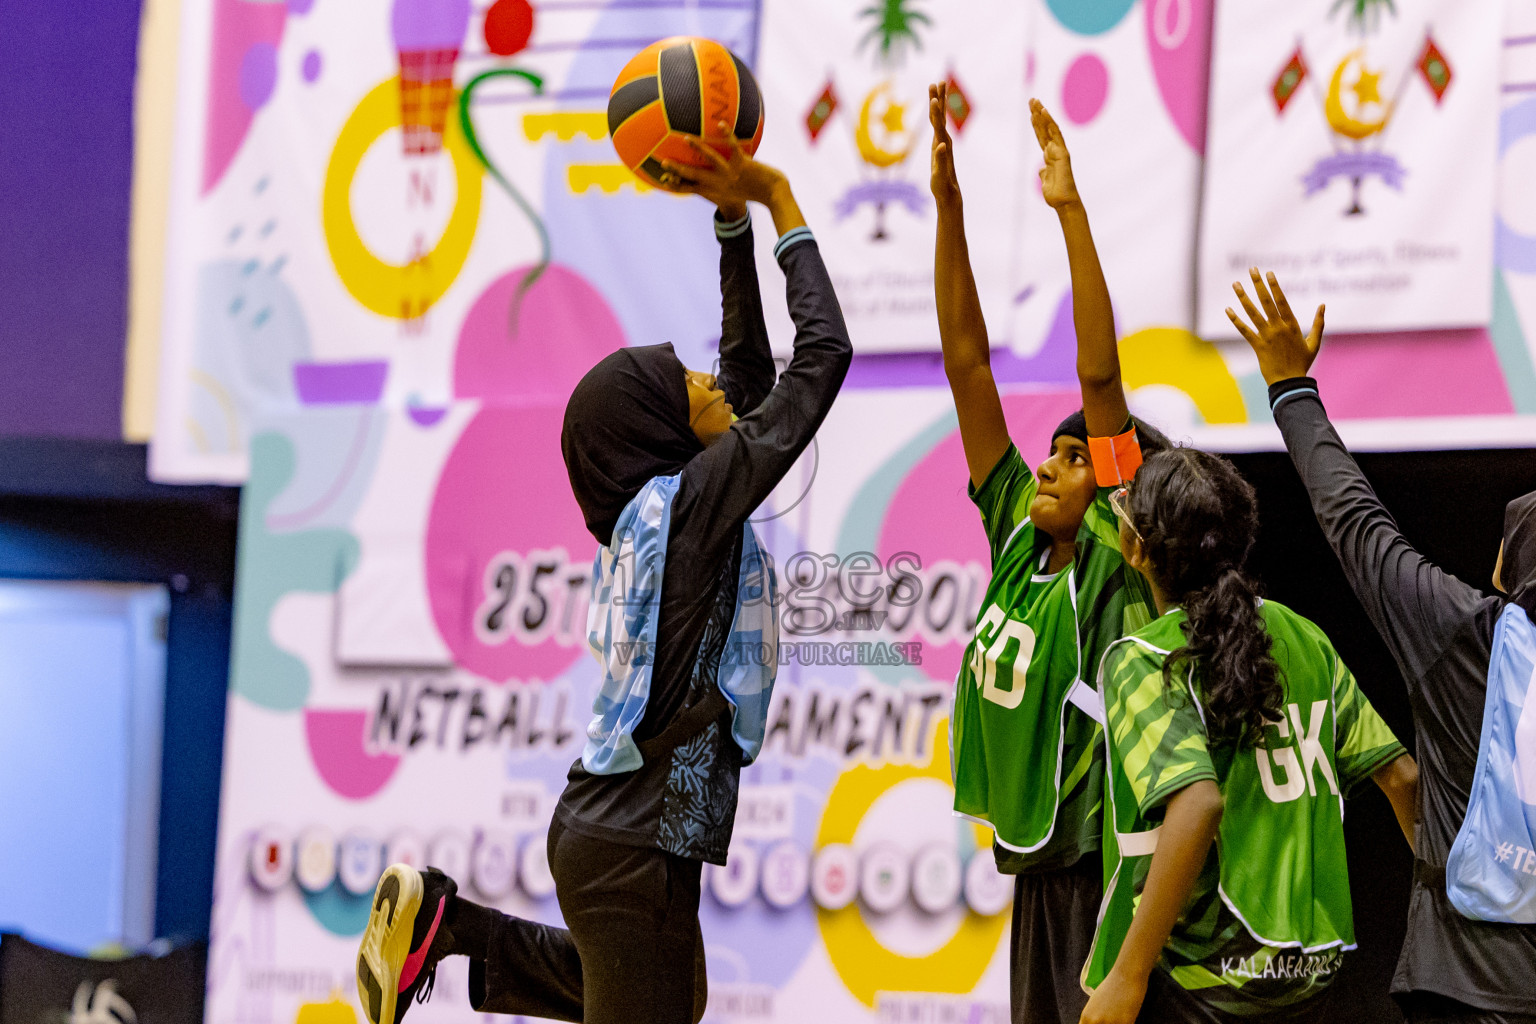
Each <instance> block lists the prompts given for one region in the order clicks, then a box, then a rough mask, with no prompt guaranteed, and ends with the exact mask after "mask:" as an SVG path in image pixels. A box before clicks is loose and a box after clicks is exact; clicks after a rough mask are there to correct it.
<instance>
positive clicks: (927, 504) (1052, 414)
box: [876, 388, 1082, 683]
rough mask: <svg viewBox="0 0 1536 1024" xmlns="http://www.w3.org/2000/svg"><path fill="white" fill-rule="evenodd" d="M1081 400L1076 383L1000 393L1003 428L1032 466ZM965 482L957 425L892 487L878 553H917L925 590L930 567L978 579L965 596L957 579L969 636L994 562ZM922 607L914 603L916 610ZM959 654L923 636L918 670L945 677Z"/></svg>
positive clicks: (954, 669) (959, 647) (955, 668)
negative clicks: (951, 569) (953, 568)
mask: <svg viewBox="0 0 1536 1024" xmlns="http://www.w3.org/2000/svg"><path fill="white" fill-rule="evenodd" d="M1081 405H1082V398H1081V396H1080V395H1079V393H1078V391H1077V389H1076V388H1071V389H1062V390H1059V391H1044V392H1033V393H1030V394H1027V395H1005V396H1004V397H1003V412H1004V413H1005V414H1006V415H1007V417H1008V432H1009V434H1010V435H1011V436H1012V437H1013V440H1014V443H1015V444H1016V445H1018V448H1019V452H1020V454H1021V455H1022V456H1023V457H1024V461H1025V462H1027V463H1028V464H1029V466H1030V468H1031V469H1033V468H1034V466H1035V465H1036V464H1037V463H1038V462H1040V461H1042V460H1043V459H1044V458H1045V454H1046V450H1047V449H1048V448H1049V446H1050V442H1051V432H1052V431H1053V430H1055V429H1056V425H1057V424H1058V423H1060V422H1061V421H1062V420H1063V419H1065V418H1066V417H1067V415H1068V414H1070V413H1072V412H1074V411H1075V410H1077V409H1078V408H1079V407H1081ZM967 479H968V475H967V472H966V466H965V450H964V449H963V448H962V447H961V444H960V431H959V430H956V431H954V432H953V433H952V434H950V435H949V436H948V437H946V438H945V439H944V440H942V441H940V442H939V443H938V444H937V445H936V446H935V447H934V448H933V450H932V451H930V452H929V453H928V454H927V455H926V456H924V458H923V460H922V461H921V462H919V463H918V464H917V465H916V466H915V467H913V469H912V471H911V472H910V473H909V474H907V478H906V479H905V480H903V481H902V482H901V485H900V486H899V487H897V488H896V493H895V494H894V495H892V496H891V503H890V506H889V507H888V508H887V509H886V513H885V521H884V522H883V523H882V524H881V527H880V537H879V540H878V541H877V551H876V553H877V554H878V555H879V556H880V559H881V561H882V564H887V560H888V559H890V557H891V556H892V555H895V554H897V553H899V552H903V551H910V552H912V553H914V554H916V555H917V556H918V557H919V558H921V559H922V563H923V568H924V570H925V572H924V575H925V580H926V584H927V586H930V587H931V586H932V585H933V583H934V582H935V577H934V576H933V575H930V574H929V570H932V569H935V568H936V567H938V566H939V564H940V563H943V562H949V563H953V564H954V565H956V566H958V567H961V568H963V569H969V570H970V573H969V574H970V575H973V576H975V577H976V578H977V579H979V581H980V584H979V586H980V590H979V591H978V592H976V593H975V594H973V595H967V594H966V584H965V583H964V582H961V583H960V584H959V588H960V589H959V593H958V595H957V596H959V597H960V598H961V601H962V603H963V605H964V606H965V607H964V608H963V610H962V611H959V612H956V614H963V615H967V616H971V617H972V618H971V619H970V621H968V622H966V623H965V624H964V626H963V628H964V630H965V634H966V635H967V636H968V635H969V632H970V629H971V627H972V626H973V625H974V622H975V620H974V615H975V613H976V611H977V610H978V608H979V605H980V603H981V598H982V595H983V593H984V592H985V590H986V583H987V581H988V580H989V579H990V578H991V573H992V568H991V566H992V559H991V555H990V553H989V551H988V547H987V536H986V533H985V532H984V531H983V529H982V525H981V514H980V512H979V511H977V508H976V506H975V504H974V503H973V502H972V501H971V500H970V498H969V497H967V496H966V481H967ZM941 603H942V604H944V605H945V606H946V607H945V608H944V609H943V611H941V612H940V614H942V613H943V612H945V611H947V610H948V608H947V605H948V601H947V600H945V601H944V602H941ZM926 612H927V609H925V608H923V607H922V606H921V604H920V605H919V607H918V609H917V610H916V611H915V613H914V614H926ZM917 638H918V637H916V635H915V634H914V639H917ZM964 653H965V643H964V642H962V641H960V640H958V639H957V640H953V641H951V642H948V643H943V644H938V643H934V642H932V641H929V640H924V642H923V664H922V669H923V672H924V673H925V674H926V675H927V676H928V677H929V678H930V679H934V680H937V681H941V682H946V683H947V682H951V681H953V680H954V678H955V675H956V673H958V672H959V671H960V659H961V656H962V655H963V654H964Z"/></svg>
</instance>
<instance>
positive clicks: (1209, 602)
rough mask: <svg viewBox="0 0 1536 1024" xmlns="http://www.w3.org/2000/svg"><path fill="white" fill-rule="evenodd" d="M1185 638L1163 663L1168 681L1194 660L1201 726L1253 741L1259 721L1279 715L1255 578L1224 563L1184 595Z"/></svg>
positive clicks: (1275, 671)
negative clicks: (1202, 706) (1201, 709)
mask: <svg viewBox="0 0 1536 1024" xmlns="http://www.w3.org/2000/svg"><path fill="white" fill-rule="evenodd" d="M1184 615H1185V617H1186V618H1185V623H1184V636H1185V638H1186V640H1187V642H1186V643H1185V644H1184V646H1183V647H1180V648H1178V649H1177V650H1175V651H1173V652H1172V653H1171V654H1169V656H1168V660H1167V661H1166V662H1165V663H1164V664H1163V680H1164V681H1165V682H1167V683H1168V684H1170V685H1175V686H1176V685H1178V684H1177V683H1176V682H1174V674H1175V673H1176V672H1178V671H1179V669H1180V667H1181V666H1184V665H1186V664H1188V665H1190V666H1191V667H1193V666H1196V665H1198V666H1199V668H1200V679H1201V682H1202V683H1203V684H1204V685H1203V687H1202V690H1203V693H1202V696H1203V698H1204V701H1205V711H1206V728H1207V729H1208V730H1209V731H1210V732H1211V734H1212V735H1213V736H1221V737H1224V738H1229V739H1233V740H1235V741H1237V742H1238V743H1240V744H1246V745H1253V744H1257V743H1258V742H1259V740H1260V739H1261V738H1262V736H1263V731H1264V725H1265V723H1267V722H1273V721H1276V720H1278V719H1279V717H1280V711H1281V704H1282V703H1283V699H1282V698H1283V696H1284V692H1285V691H1284V687H1283V686H1282V685H1281V683H1280V678H1279V673H1280V668H1279V666H1278V665H1277V664H1275V659H1274V657H1273V656H1272V655H1271V654H1270V650H1269V646H1270V640H1269V633H1268V632H1266V631H1265V629H1264V620H1263V619H1262V618H1260V616H1259V594H1258V587H1257V585H1256V584H1255V582H1254V581H1253V580H1252V579H1250V578H1249V577H1248V576H1247V575H1245V574H1244V573H1242V572H1240V571H1239V570H1237V569H1235V568H1231V567H1228V568H1226V569H1224V570H1222V572H1221V574H1220V575H1219V576H1217V577H1216V579H1215V580H1214V581H1213V582H1212V583H1211V585H1210V586H1208V587H1204V588H1202V589H1200V590H1196V591H1193V592H1191V593H1189V594H1187V595H1185V597H1184Z"/></svg>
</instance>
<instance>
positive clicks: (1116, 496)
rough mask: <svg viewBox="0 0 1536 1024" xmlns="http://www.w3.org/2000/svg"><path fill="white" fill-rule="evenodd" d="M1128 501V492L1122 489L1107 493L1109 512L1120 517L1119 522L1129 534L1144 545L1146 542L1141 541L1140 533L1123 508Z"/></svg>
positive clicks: (1128, 513)
mask: <svg viewBox="0 0 1536 1024" xmlns="http://www.w3.org/2000/svg"><path fill="white" fill-rule="evenodd" d="M1129 500H1130V492H1129V491H1128V490H1126V489H1125V488H1124V487H1117V488H1115V489H1114V490H1113V491H1110V492H1109V507H1110V510H1111V511H1113V512H1114V513H1115V515H1117V516H1119V517H1120V521H1121V522H1122V523H1124V524H1125V525H1126V528H1127V529H1129V530H1130V531H1131V533H1133V534H1135V535H1136V539H1137V540H1139V541H1141V542H1142V543H1143V544H1145V543H1146V541H1145V540H1143V539H1142V536H1141V531H1140V530H1138V529H1136V524H1135V523H1133V522H1131V513H1130V512H1129V511H1127V509H1126V507H1125V503H1126V502H1127V501H1129Z"/></svg>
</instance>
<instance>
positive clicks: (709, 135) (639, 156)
mask: <svg viewBox="0 0 1536 1024" xmlns="http://www.w3.org/2000/svg"><path fill="white" fill-rule="evenodd" d="M722 121H723V122H725V125H726V128H727V130H734V132H735V135H736V138H738V139H740V140H741V147H742V149H744V150H746V151H747V152H748V153H752V152H755V151H756V150H757V146H758V143H759V142H761V141H762V138H763V95H762V93H761V92H760V91H759V90H758V88H757V80H756V79H755V78H753V77H752V72H751V71H750V70H748V68H747V66H746V64H744V63H743V62H742V60H741V58H740V57H738V56H736V55H735V54H734V53H732V52H731V51H730V50H727V49H726V48H725V47H724V46H721V45H720V44H719V43H717V42H715V41H714V40H712V39H700V38H697V37H695V36H673V37H672V38H670V39H663V40H661V41H660V42H658V43H652V44H651V45H650V46H647V47H646V48H645V49H643V50H641V51H640V52H639V53H637V54H635V56H634V58H633V59H632V60H630V62H629V63H628V64H626V65H624V70H623V71H621V72H619V77H618V80H617V81H615V82H614V83H613V91H612V92H611V93H609V96H608V134H609V135H610V136H612V137H613V147H614V149H616V150H618V152H619V159H620V160H622V161H623V162H624V165H625V166H626V167H628V168H629V169H630V170H632V171H634V172H635V174H637V175H638V176H639V177H640V178H641V180H643V181H645V182H646V183H647V184H650V185H654V186H656V187H658V188H665V187H666V186H665V185H663V184H662V182H661V176H662V173H663V172H662V169H661V163H660V161H662V160H671V161H673V162H675V163H679V164H691V165H693V166H696V167H698V166H705V165H706V161H705V159H704V157H703V156H701V155H700V154H698V153H696V152H694V150H693V148H692V147H691V146H689V145H688V143H687V141H686V137H687V136H693V137H694V138H697V139H701V140H703V141H704V142H705V143H706V144H707V145H709V146H710V147H711V148H713V149H714V150H715V151H716V152H718V153H720V155H721V156H726V155H728V154H729V152H730V149H729V147H728V146H727V144H726V139H725V136H724V135H723V134H722V133H721V131H720V129H719V128H718V127H716V126H717V125H718V124H719V123H720V122H722Z"/></svg>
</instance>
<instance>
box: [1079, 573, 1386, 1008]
mask: <svg viewBox="0 0 1536 1024" xmlns="http://www.w3.org/2000/svg"><path fill="white" fill-rule="evenodd" d="M1261 614H1262V616H1263V619H1264V626H1265V629H1266V630H1267V632H1268V633H1269V635H1270V637H1271V640H1272V643H1273V647H1272V650H1273V653H1274V656H1275V660H1276V661H1277V662H1278V663H1279V666H1280V670H1281V678H1282V679H1283V680H1284V682H1285V689H1286V694H1285V704H1284V709H1283V710H1284V714H1283V717H1282V720H1281V721H1279V722H1277V723H1275V724H1273V725H1271V726H1269V727H1268V728H1266V729H1265V730H1264V737H1263V741H1262V743H1261V744H1260V745H1259V746H1257V747H1238V746H1237V745H1235V744H1232V743H1230V742H1212V741H1211V740H1210V737H1209V736H1208V734H1207V731H1206V727H1205V721H1204V718H1203V715H1204V710H1203V708H1202V705H1201V703H1200V700H1199V697H1198V691H1199V687H1200V682H1199V673H1198V670H1197V671H1196V672H1195V675H1194V679H1193V680H1191V679H1190V678H1189V677H1188V675H1189V674H1188V673H1181V675H1183V676H1184V678H1178V677H1177V676H1176V677H1175V679H1174V685H1173V686H1169V685H1167V684H1165V683H1164V681H1163V664H1164V662H1165V661H1166V660H1167V656H1168V652H1170V651H1172V650H1174V649H1175V648H1178V647H1181V646H1183V644H1184V642H1185V638H1184V633H1183V630H1182V628H1181V627H1182V625H1183V624H1184V622H1185V615H1184V612H1183V611H1182V610H1181V609H1178V608H1175V609H1171V610H1170V611H1169V612H1168V613H1167V614H1165V615H1163V616H1162V617H1160V618H1159V619H1157V621H1155V622H1153V623H1152V624H1151V625H1150V626H1148V627H1146V628H1145V629H1142V630H1139V631H1137V632H1136V633H1134V634H1132V635H1131V636H1128V637H1125V638H1124V639H1123V640H1121V641H1119V642H1117V643H1115V644H1114V645H1112V646H1111V648H1110V650H1109V653H1108V654H1106V655H1105V658H1104V664H1103V667H1102V671H1101V673H1100V680H1101V684H1102V687H1103V690H1104V700H1105V711H1106V721H1107V723H1108V731H1107V736H1108V744H1107V746H1108V751H1109V758H1110V789H1109V799H1110V816H1111V819H1112V822H1113V832H1114V837H1115V842H1116V845H1117V847H1118V850H1117V854H1118V855H1117V857H1116V858H1115V865H1114V870H1113V874H1112V877H1111V880H1110V882H1109V884H1108V886H1107V887H1106V891H1105V899H1104V904H1103V907H1102V908H1101V911H1100V918H1099V927H1098V932H1097V935H1096V936H1095V939H1094V946H1093V951H1092V954H1091V955H1090V958H1089V961H1088V964H1087V965H1086V966H1085V968H1084V978H1083V980H1084V984H1085V987H1087V988H1088V989H1090V990H1092V988H1094V987H1095V986H1096V985H1097V984H1098V983H1099V982H1100V981H1102V980H1103V978H1104V976H1105V975H1107V974H1108V973H1109V970H1110V968H1111V967H1113V966H1114V962H1115V957H1116V955H1118V953H1119V951H1120V946H1121V944H1122V943H1123V942H1124V940H1125V935H1126V931H1127V930H1128V929H1129V927H1130V923H1131V918H1132V916H1133V915H1134V914H1135V910H1136V905H1137V902H1138V901H1139V899H1140V895H1141V891H1142V887H1143V885H1144V884H1145V882H1146V876H1147V870H1148V868H1149V867H1150V866H1151V862H1152V853H1153V851H1154V850H1155V848H1156V838H1157V830H1158V828H1159V827H1160V825H1161V823H1162V817H1163V811H1164V807H1165V805H1166V804H1167V802H1168V800H1169V799H1170V798H1172V796H1173V795H1174V794H1175V793H1177V792H1178V791H1179V790H1181V789H1184V788H1185V787H1186V786H1189V785H1191V784H1192V783H1194V782H1197V781H1199V780H1201V779H1211V780H1214V781H1215V782H1216V784H1217V785H1218V786H1219V787H1220V788H1221V793H1222V799H1223V801H1224V803H1225V811H1224V813H1223V815H1222V819H1221V826H1220V830H1219V832H1218V834H1217V838H1216V842H1215V844H1214V845H1213V846H1212V849H1211V852H1210V855H1209V856H1208V858H1207V860H1206V863H1205V866H1204V868H1203V869H1202V870H1201V872H1200V876H1199V878H1198V879H1197V880H1196V882H1195V887H1194V890H1193V891H1192V892H1191V893H1190V897H1189V902H1188V904H1186V906H1185V908H1184V913H1183V915H1182V916H1181V917H1180V918H1179V921H1178V923H1177V924H1176V925H1175V926H1174V929H1173V933H1172V935H1170V936H1169V939H1168V944H1167V945H1166V946H1165V947H1164V949H1163V955H1162V959H1161V961H1160V965H1159V966H1160V967H1161V969H1163V970H1165V971H1167V972H1168V973H1169V974H1170V975H1171V976H1172V978H1173V979H1174V981H1176V982H1177V983H1178V984H1179V985H1181V986H1182V987H1184V988H1185V989H1187V990H1190V991H1192V992H1193V993H1194V994H1195V995H1197V996H1198V997H1199V998H1200V999H1201V1000H1202V1001H1204V1002H1207V1003H1209V1004H1210V1005H1211V1006H1212V1007H1213V1008H1215V1009H1218V1010H1221V1011H1223V1012H1226V1013H1231V1014H1238V1015H1253V1014H1260V1013H1263V1012H1265V1011H1267V1010H1273V1009H1275V1008H1277V1007H1282V1006H1289V1005H1293V1004H1295V1003H1297V1002H1300V1001H1301V1000H1303V999H1306V998H1308V997H1310V996H1313V995H1316V994H1317V993H1319V992H1320V991H1322V989H1323V988H1324V987H1325V986H1326V985H1328V983H1329V982H1331V981H1332V980H1333V978H1334V976H1335V975H1336V974H1337V972H1338V969H1339V967H1340V966H1341V964H1342V958H1343V954H1344V952H1345V951H1347V950H1350V949H1353V948H1354V945H1355V934H1354V920H1353V917H1352V913H1351V908H1350V897H1349V868H1348V865H1347V864H1346V862H1345V857H1344V803H1343V798H1344V796H1345V795H1347V794H1348V793H1349V792H1350V791H1351V790H1352V789H1353V788H1354V787H1356V786H1358V785H1359V784H1360V783H1362V782H1364V781H1365V780H1366V779H1368V778H1370V776H1371V775H1372V774H1373V773H1374V772H1375V771H1376V770H1377V769H1379V768H1381V767H1382V766H1383V765H1385V764H1387V763H1388V762H1390V761H1392V760H1394V759H1396V758H1397V757H1399V756H1401V755H1402V754H1403V753H1405V751H1404V749H1403V746H1402V744H1400V743H1399V742H1398V741H1397V739H1396V737H1394V736H1393V735H1392V732H1391V730H1389V729H1388V728H1387V726H1386V723H1385V722H1383V721H1382V720H1381V718H1380V716H1379V715H1377V714H1376V711H1375V709H1374V708H1372V707H1371V704H1370V702H1369V701H1368V700H1366V699H1365V696H1364V695H1363V694H1362V693H1361V692H1360V689H1359V687H1358V686H1357V685H1356V683H1355V678H1354V676H1353V675H1351V674H1350V671H1349V669H1348V668H1346V667H1345V665H1344V662H1343V660H1342V659H1341V658H1340V657H1339V655H1338V652H1337V651H1335V650H1334V649H1333V645H1332V644H1330V643H1329V642H1328V638H1327V637H1326V636H1324V635H1323V632H1322V630H1320V629H1318V627H1317V626H1316V625H1314V624H1313V623H1311V622H1309V621H1308V620H1307V619H1304V618H1302V617H1301V616H1300V615H1297V614H1296V613H1295V612H1293V611H1291V610H1290V609H1289V608H1286V607H1285V606H1284V605H1281V604H1279V603H1277V602H1274V601H1266V602H1265V603H1264V605H1263V608H1262V610H1261Z"/></svg>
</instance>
